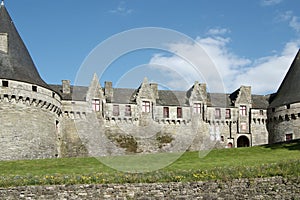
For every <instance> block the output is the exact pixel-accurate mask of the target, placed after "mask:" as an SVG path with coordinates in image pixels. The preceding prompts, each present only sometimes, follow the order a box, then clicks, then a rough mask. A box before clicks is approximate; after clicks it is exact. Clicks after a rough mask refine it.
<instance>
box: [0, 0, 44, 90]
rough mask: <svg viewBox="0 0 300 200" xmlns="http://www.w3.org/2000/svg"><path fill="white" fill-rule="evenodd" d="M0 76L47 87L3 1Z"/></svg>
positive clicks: (1, 11)
mask: <svg viewBox="0 0 300 200" xmlns="http://www.w3.org/2000/svg"><path fill="white" fill-rule="evenodd" d="M0 78H2V79H10V80H17V81H23V82H27V83H31V84H34V85H39V86H43V87H46V88H49V86H48V85H47V84H46V83H45V82H44V81H43V80H42V79H41V77H40V75H39V73H38V71H37V69H36V67H35V65H34V63H33V61H32V58H31V56H30V55H29V52H28V50H27V48H26V46H25V45H24V43H23V41H22V39H21V37H20V35H19V33H18V31H17V29H16V27H15V26H14V24H13V22H12V20H11V17H10V16H9V14H8V12H7V10H6V8H5V6H4V4H3V1H2V3H1V6H0Z"/></svg>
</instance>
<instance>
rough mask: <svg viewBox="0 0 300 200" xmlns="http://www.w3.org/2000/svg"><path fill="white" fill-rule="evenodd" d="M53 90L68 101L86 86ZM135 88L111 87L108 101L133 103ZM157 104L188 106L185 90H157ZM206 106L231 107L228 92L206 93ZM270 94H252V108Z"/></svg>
mask: <svg viewBox="0 0 300 200" xmlns="http://www.w3.org/2000/svg"><path fill="white" fill-rule="evenodd" d="M49 86H50V87H51V89H52V90H53V91H55V92H56V93H58V94H59V95H60V96H61V97H62V99H63V100H68V101H72V100H73V101H85V100H86V94H87V91H88V87H86V86H71V93H70V94H63V92H62V85H49ZM136 91H137V89H130V88H113V99H112V102H110V103H118V104H134V103H135V101H134V95H135V94H136ZM158 95H159V99H157V101H156V104H157V105H158V106H189V99H188V96H187V95H188V92H187V91H171V90H158ZM207 95H208V106H211V107H220V108H225V107H226V108H229V107H233V105H232V103H231V99H230V94H224V93H208V94H207ZM269 98H270V95H252V108H256V109H267V107H268V105H269Z"/></svg>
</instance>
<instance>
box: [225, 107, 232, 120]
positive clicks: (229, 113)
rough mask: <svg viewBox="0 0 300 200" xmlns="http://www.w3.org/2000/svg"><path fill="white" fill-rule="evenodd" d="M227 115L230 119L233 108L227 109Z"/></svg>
mask: <svg viewBox="0 0 300 200" xmlns="http://www.w3.org/2000/svg"><path fill="white" fill-rule="evenodd" d="M225 114H226V116H225V118H226V119H230V118H231V110H230V109H226V113H225Z"/></svg>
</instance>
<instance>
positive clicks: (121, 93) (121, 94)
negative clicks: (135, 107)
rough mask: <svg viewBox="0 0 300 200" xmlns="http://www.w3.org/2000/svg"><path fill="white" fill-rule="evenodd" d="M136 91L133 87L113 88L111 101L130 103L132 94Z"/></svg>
mask: <svg viewBox="0 0 300 200" xmlns="http://www.w3.org/2000/svg"><path fill="white" fill-rule="evenodd" d="M135 93H136V90H135V89H129V88H113V99H112V103H120V104H132V103H134V101H133V95H134V94H135Z"/></svg>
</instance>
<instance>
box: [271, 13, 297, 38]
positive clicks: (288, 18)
mask: <svg viewBox="0 0 300 200" xmlns="http://www.w3.org/2000/svg"><path fill="white" fill-rule="evenodd" d="M276 21H277V22H288V23H289V26H290V27H291V28H292V29H294V31H296V32H297V33H300V18H299V17H298V16H295V15H294V13H293V12H292V11H290V10H289V11H286V12H284V13H282V14H280V15H279V16H278V17H276Z"/></svg>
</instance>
